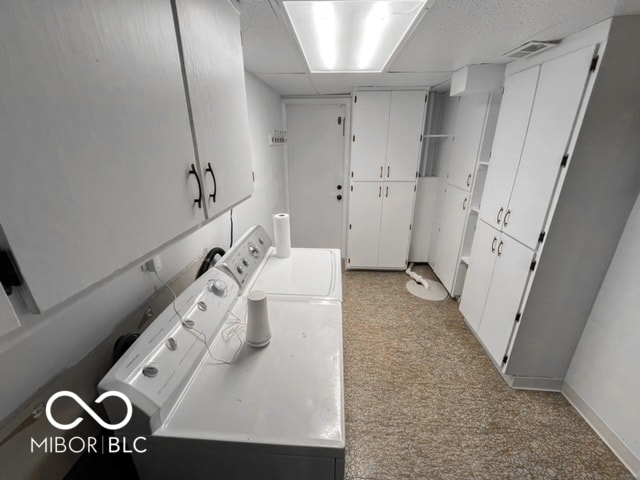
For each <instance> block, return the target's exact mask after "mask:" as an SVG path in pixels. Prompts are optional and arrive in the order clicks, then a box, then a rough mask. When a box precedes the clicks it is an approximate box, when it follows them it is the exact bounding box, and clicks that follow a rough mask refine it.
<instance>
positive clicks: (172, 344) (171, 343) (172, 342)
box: [167, 337, 178, 352]
mask: <svg viewBox="0 0 640 480" xmlns="http://www.w3.org/2000/svg"><path fill="white" fill-rule="evenodd" d="M167 348H168V349H169V350H171V351H172V352H173V351H175V350H177V349H178V341H177V340H176V339H175V338H173V337H169V338H167Z"/></svg>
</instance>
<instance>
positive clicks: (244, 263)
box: [242, 258, 249, 267]
mask: <svg viewBox="0 0 640 480" xmlns="http://www.w3.org/2000/svg"><path fill="white" fill-rule="evenodd" d="M242 264H243V265H244V266H245V267H248V266H249V260H247V259H246V258H243V259H242Z"/></svg>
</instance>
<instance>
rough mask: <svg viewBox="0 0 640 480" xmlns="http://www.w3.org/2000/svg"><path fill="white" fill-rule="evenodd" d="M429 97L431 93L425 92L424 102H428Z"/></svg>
mask: <svg viewBox="0 0 640 480" xmlns="http://www.w3.org/2000/svg"><path fill="white" fill-rule="evenodd" d="M427 98H429V94H428V93H425V94H424V103H427Z"/></svg>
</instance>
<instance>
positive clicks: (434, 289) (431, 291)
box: [405, 263, 449, 302]
mask: <svg viewBox="0 0 640 480" xmlns="http://www.w3.org/2000/svg"><path fill="white" fill-rule="evenodd" d="M412 268H413V263H410V264H409V267H408V268H407V269H406V270H405V273H406V274H407V275H409V277H411V278H412V279H413V280H414V281H413V282H412V281H411V280H409V281H408V282H407V290H408V291H409V293H411V294H412V295H415V296H416V297H420V298H422V299H424V300H433V301H436V302H439V301H442V300H444V299H445V298H447V297H448V296H449V294H448V293H447V291H446V290H445V288H444V287H443V286H442V285H440V284H439V283H438V282H435V281H433V280H427V279H426V278H424V277H422V276H421V275H418V274H417V273H416V272H414V271H413V270H411V269H412Z"/></svg>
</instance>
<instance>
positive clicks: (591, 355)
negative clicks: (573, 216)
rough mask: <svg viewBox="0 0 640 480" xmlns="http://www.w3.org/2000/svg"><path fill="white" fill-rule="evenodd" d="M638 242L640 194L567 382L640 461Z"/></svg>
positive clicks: (639, 238)
mask: <svg viewBox="0 0 640 480" xmlns="http://www.w3.org/2000/svg"><path fill="white" fill-rule="evenodd" d="M612 195H615V192H612ZM639 246H640V197H639V198H638V200H637V201H636V203H635V206H634V208H633V210H632V212H631V215H630V216H629V219H628V221H627V225H626V227H625V230H624V233H623V234H622V237H621V239H620V243H619V244H618V248H617V250H616V253H615V255H614V257H613V260H612V262H611V265H610V266H609V269H608V271H607V275H606V277H605V279H604V282H603V284H602V287H601V288H600V292H599V293H598V296H597V298H596V302H595V304H594V306H593V310H592V311H591V314H590V316H589V319H588V321H587V325H586V327H585V329H584V332H583V334H582V338H581V339H580V343H579V344H578V348H577V350H576V352H575V355H574V357H573V360H572V361H571V366H570V367H569V371H568V373H567V376H566V378H565V382H566V384H567V385H568V386H569V387H570V388H571V389H572V390H573V392H574V393H575V394H577V395H578V396H579V397H580V399H581V401H583V402H584V403H586V406H587V407H588V408H589V409H590V411H592V412H593V413H595V415H597V416H598V417H599V420H601V421H602V422H604V424H605V425H606V426H607V427H608V428H609V429H610V430H611V431H613V433H614V434H615V435H616V436H617V437H618V438H619V440H621V441H622V442H623V443H624V445H625V446H626V447H627V448H628V449H629V450H630V451H631V452H632V454H633V455H634V456H635V457H636V459H638V461H639V462H640V372H639V369H640V290H639V286H640V251H639ZM578 407H579V405H578ZM587 418H588V417H587ZM627 463H630V462H627ZM630 466H631V467H632V468H634V469H637V468H640V467H638V466H637V465H636V466H633V465H630ZM638 474H640V471H638V472H637V475H638Z"/></svg>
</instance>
